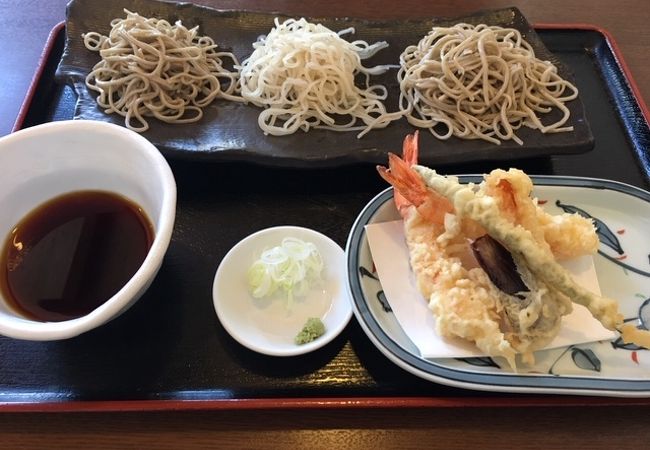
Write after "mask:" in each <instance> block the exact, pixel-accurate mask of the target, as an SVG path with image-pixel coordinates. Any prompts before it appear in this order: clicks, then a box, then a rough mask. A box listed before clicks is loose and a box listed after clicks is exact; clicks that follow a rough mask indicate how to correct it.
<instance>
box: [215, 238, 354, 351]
mask: <svg viewBox="0 0 650 450" xmlns="http://www.w3.org/2000/svg"><path fill="white" fill-rule="evenodd" d="M285 237H295V238H298V239H302V240H304V241H307V242H311V243H313V244H314V245H315V246H316V247H317V248H318V250H319V252H320V254H321V256H322V258H323V262H324V269H323V283H322V284H321V285H319V286H314V287H313V288H312V289H311V290H310V291H309V292H308V293H307V294H306V295H304V296H300V297H295V298H294V300H293V303H292V305H291V306H290V307H289V306H287V300H286V297H284V296H282V295H273V296H272V297H269V298H261V299H256V298H254V297H253V296H252V295H251V293H250V290H249V287H248V281H247V273H248V269H249V268H250V266H251V264H252V263H253V262H254V261H255V260H256V259H257V258H258V257H259V255H260V254H261V253H262V252H263V251H264V250H266V249H268V248H272V247H275V246H277V245H280V243H281V242H282V239H284V238H285ZM345 280H346V265H345V253H344V251H343V249H342V248H341V247H340V246H339V245H338V244H337V243H336V242H334V241H333V240H332V239H330V238H328V237H327V236H325V235H323V234H321V233H319V232H317V231H314V230H310V229H308V228H302V227H295V226H280V227H274V228H267V229H264V230H261V231H258V232H256V233H253V234H252V235H250V236H248V237H246V238H245V239H243V240H242V241H241V242H239V243H238V244H237V245H235V246H234V247H233V248H232V249H231V250H230V251H229V252H228V253H227V254H226V256H225V257H224V258H223V260H222V261H221V263H220V264H219V268H218V269H217V273H216V275H215V278H214V284H213V287H212V297H213V300H214V309H215V311H216V313H217V317H218V318H219V320H220V321H221V324H222V325H223V327H224V328H225V329H226V331H227V332H228V333H229V334H230V335H231V336H232V337H233V338H234V339H235V340H236V341H237V342H239V343H240V344H242V345H243V346H245V347H247V348H249V349H251V350H254V351H256V352H258V353H263V354H265V355H272V356H294V355H300V354H304V353H308V352H311V351H313V350H316V349H318V348H321V347H322V346H324V345H325V344H327V343H328V342H330V341H331V340H332V339H334V338H335V337H336V336H338V334H339V333H340V332H341V331H342V330H343V328H345V326H346V325H347V323H348V322H349V320H350V317H351V316H352V307H351V304H350V299H349V296H348V292H347V289H346V284H345V283H346V282H345ZM310 317H318V318H320V319H321V320H322V321H323V324H324V325H325V334H324V335H322V336H320V337H319V338H317V339H315V340H314V341H312V342H309V343H307V344H303V345H297V344H295V343H294V337H295V336H296V335H297V334H298V333H299V332H300V330H302V328H303V326H304V324H305V322H307V319H308V318H310Z"/></svg>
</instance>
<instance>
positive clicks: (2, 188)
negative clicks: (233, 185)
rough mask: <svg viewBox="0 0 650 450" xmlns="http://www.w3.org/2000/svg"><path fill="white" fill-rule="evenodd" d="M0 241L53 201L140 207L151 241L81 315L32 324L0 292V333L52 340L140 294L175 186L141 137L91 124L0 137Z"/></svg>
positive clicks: (106, 316)
mask: <svg viewBox="0 0 650 450" xmlns="http://www.w3.org/2000/svg"><path fill="white" fill-rule="evenodd" d="M0 168H1V169H0V170H2V175H1V176H0V211H2V214H0V240H2V242H3V243H4V241H5V239H6V237H7V236H8V234H9V232H10V231H11V229H12V227H13V226H14V225H16V223H18V222H19V221H20V220H21V219H22V218H23V217H24V216H25V215H26V214H27V213H29V212H30V211H32V210H33V209H34V208H36V207H37V206H38V205H40V204H42V203H43V202H45V201H47V200H49V199H51V198H53V197H56V196H58V195H61V194H64V193H67V192H71V191H77V190H89V189H93V190H105V191H111V192H115V193H117V194H120V195H122V196H125V197H127V198H129V199H131V200H132V201H134V202H135V203H137V204H138V205H140V206H141V207H142V209H143V210H144V211H145V213H146V214H147V216H148V217H149V219H150V220H151V223H152V225H153V226H154V232H155V236H154V241H153V243H152V246H151V248H150V250H149V253H148V254H147V256H146V258H145V260H144V262H143V263H142V265H141V267H140V268H139V269H138V270H137V272H136V273H135V274H134V275H133V277H132V278H131V279H130V280H129V281H128V282H127V283H126V284H125V285H124V286H123V287H122V288H121V289H120V290H119V291H118V292H117V293H116V294H115V295H114V296H113V297H111V298H110V299H109V300H108V301H106V302H105V303H103V304H102V305H101V306H99V307H97V308H96V309H95V310H93V311H92V312H90V313H88V314H87V315H85V316H82V317H79V318H76V319H72V320H66V321H63V322H38V321H34V320H30V319H27V318H25V317H23V316H21V315H20V314H19V313H17V312H15V311H14V310H13V309H12V308H11V307H10V306H9V304H8V303H7V301H6V299H5V298H2V295H1V293H0V334H3V335H5V336H10V337H14V338H18V339H29V340H56V339H65V338H69V337H73V336H76V335H79V334H81V333H83V332H85V331H88V330H91V329H93V328H96V327H98V326H100V325H102V324H104V323H106V322H107V321H109V320H111V319H112V318H114V317H116V316H117V315H119V314H121V313H122V312H124V311H125V310H126V309H127V308H129V307H130V306H131V305H132V304H133V303H135V301H136V300H137V299H138V298H139V297H140V296H141V295H142V294H143V293H144V292H145V290H146V289H147V288H148V287H149V285H150V284H151V282H152V281H153V279H154V277H155V276H156V273H157V272H158V269H159V268H160V266H161V264H162V260H163V256H164V254H165V252H166V251H167V247H168V246H169V241H170V239H171V234H172V229H173V226H174V219H175V214H176V183H175V181H174V176H173V174H172V172H171V169H170V168H169V165H168V164H167V161H166V160H165V158H164V157H163V156H162V155H161V154H160V152H159V151H158V149H157V148H156V147H154V146H153V145H152V144H151V143H150V142H149V141H147V140H146V139H145V138H144V137H142V136H140V135H138V134H137V133H135V132H133V131H130V130H128V129H126V128H123V127H120V126H117V125H111V124H108V123H103V122H94V121H76V120H75V121H64V122H52V123H47V124H44V125H39V126H35V127H32V128H27V129H25V130H22V131H18V132H16V133H13V134H10V135H8V136H5V137H2V138H0Z"/></svg>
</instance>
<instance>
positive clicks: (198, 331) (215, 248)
mask: <svg viewBox="0 0 650 450" xmlns="http://www.w3.org/2000/svg"><path fill="white" fill-rule="evenodd" d="M538 33H539V35H540V37H541V38H542V40H543V41H544V42H545V44H546V45H547V46H548V47H549V49H550V50H551V51H553V52H554V53H555V54H556V55H557V56H558V57H559V58H560V59H561V60H562V61H563V62H564V63H565V64H566V65H567V66H569V67H570V68H571V70H572V71H573V72H574V73H575V77H576V82H577V84H578V87H579V88H580V90H581V92H582V93H583V101H584V103H585V108H586V113H587V117H588V120H589V122H590V123H591V124H592V126H593V131H594V137H595V147H594V149H593V151H591V152H588V153H585V154H581V155H564V156H551V157H544V158H536V159H527V160H525V161H514V160H511V161H503V162H500V163H485V164H464V165H447V166H438V168H439V169H440V170H441V171H442V172H444V173H477V172H479V173H480V172H485V171H489V170H491V169H493V168H496V167H519V168H522V169H524V170H526V171H527V172H529V173H531V174H549V175H553V174H557V175H576V176H591V177H599V178H608V179H614V180H618V181H622V182H626V183H629V184H632V185H636V186H639V187H642V188H646V189H647V187H648V179H649V178H648V174H649V173H648V167H649V166H648V163H647V158H648V155H647V153H646V149H647V148H648V142H650V141H649V136H650V132H649V130H648V124H647V122H646V121H645V119H644V117H643V114H642V112H641V109H642V108H641V107H640V106H639V103H638V102H637V100H636V99H635V97H634V95H633V94H632V91H631V90H630V87H629V85H628V80H627V79H626V77H625V74H624V72H623V71H622V69H621V66H620V65H619V63H618V60H617V58H616V55H615V54H614V53H613V52H612V48H611V47H610V45H609V43H608V41H607V39H606V38H605V36H604V35H603V34H602V33H600V32H598V31H596V30H589V29H540V30H538ZM63 43H64V33H63V32H62V31H59V32H58V33H57V34H56V35H55V36H54V41H53V48H52V51H51V52H50V55H49V57H48V58H47V60H46V64H45V67H44V70H43V72H42V75H41V77H40V79H39V81H38V83H37V84H36V85H35V86H34V93H33V94H34V95H33V98H32V101H31V103H29V104H27V105H26V108H25V115H24V117H22V118H21V119H20V120H21V123H20V124H21V126H22V127H28V126H31V125H35V124H38V123H43V122H47V121H53V120H63V119H71V118H72V117H73V115H74V108H75V101H76V97H75V95H74V91H73V90H72V89H71V88H70V87H68V86H65V85H61V84H57V83H56V82H55V79H54V71H55V69H56V66H57V64H58V62H59V60H60V57H61V54H62V50H63ZM169 161H170V164H171V166H172V169H173V171H174V174H175V176H176V179H177V183H178V213H177V222H176V228H175V231H174V235H173V238H172V243H171V245H170V247H169V251H168V253H167V255H166V257H165V260H164V263H163V266H162V269H161V271H160V273H159V275H158V277H157V278H156V280H155V282H154V283H153V285H152V286H151V288H150V290H149V291H148V292H147V293H146V294H145V295H144V296H143V297H142V299H141V300H140V301H139V302H138V303H137V304H136V305H135V306H134V307H133V308H132V309H130V310H129V311H128V312H127V313H125V314H124V315H122V316H121V317H119V318H117V319H116V320H114V321H113V322H111V323H109V324H107V325H105V326H102V327H100V328H98V329H96V330H93V331H91V332H88V333H86V334H84V335H81V336H79V337H77V338H73V339H69V340H66V341H58V342H27V341H19V340H14V339H9V338H4V337H0V355H1V357H2V364H0V404H2V403H4V407H5V409H7V408H9V409H10V408H11V407H12V406H11V405H16V404H20V403H21V402H26V403H27V404H32V405H38V404H47V403H50V402H54V403H59V404H62V405H64V409H75V408H81V407H79V406H77V407H75V404H77V405H79V404H80V402H82V403H85V402H93V401H99V402H108V403H109V404H112V405H126V404H131V403H133V402H136V403H137V402H142V401H145V402H144V404H145V406H141V407H142V408H145V409H146V408H151V409H153V408H155V405H156V404H161V403H162V404H165V405H169V404H168V403H165V401H172V402H174V401H176V400H196V401H198V403H199V404H204V405H207V404H212V405H214V402H217V403H218V402H219V401H225V400H232V399H236V400H242V399H244V400H246V399H248V400H253V401H255V400H261V401H262V403H261V404H263V405H265V406H269V405H272V404H274V403H273V402H274V401H277V402H278V403H277V404H285V403H282V399H291V400H295V401H296V402H297V404H300V402H302V401H307V400H308V399H313V398H321V399H322V398H326V399H327V398H329V399H346V398H355V399H375V400H378V403H377V404H393V403H390V402H391V400H393V399H399V398H402V399H404V398H406V399H407V400H406V404H415V403H417V402H418V401H420V402H422V401H423V399H428V400H431V399H434V400H435V399H437V400H440V401H442V402H443V403H444V404H446V405H468V404H470V403H472V402H474V401H478V400H480V401H481V402H483V404H485V402H487V404H492V403H494V404H497V403H501V404H503V402H504V399H508V400H507V402H511V403H512V404H521V403H518V402H522V401H523V402H529V401H530V400H529V399H530V398H531V397H530V396H518V395H503V394H492V393H477V392H471V391H463V390H460V389H454V388H450V387H445V386H441V385H437V384H435V383H430V382H426V381H423V380H421V379H419V378H417V377H415V376H412V375H410V374H408V373H406V372H405V371H403V370H401V369H400V368H398V367H397V366H395V365H394V364H392V363H391V362H390V361H389V360H388V359H386V358H385V357H384V356H383V355H382V354H381V353H380V352H379V351H378V350H377V349H376V348H375V346H374V345H373V344H372V343H371V342H370V341H369V340H368V338H367V337H366V335H365V334H364V333H363V331H362V330H361V329H360V327H359V325H358V324H357V322H356V320H355V319H354V318H353V319H352V321H351V322H350V324H349V325H348V327H347V328H346V329H345V330H344V331H343V333H342V334H341V335H340V336H339V337H338V338H337V339H335V340H334V341H333V342H332V343H330V344H329V345H327V346H325V347H324V348H322V349H320V350H318V351H316V352H314V353H311V354H308V355H304V356H299V357H292V358H274V357H267V356H262V355H259V354H256V353H254V352H252V351H249V350H247V349H245V348H243V347H242V346H241V345H239V344H237V343H236V342H235V341H234V340H233V339H232V338H230V336H229V335H228V334H227V333H226V332H225V330H224V329H223V327H222V326H221V324H220V323H219V321H218V320H217V317H216V315H215V313H214V310H213V307H212V298H211V287H212V280H213V277H214V274H215V271H216V268H217V266H218V264H219V262H220V261H221V259H222V258H223V256H224V255H225V254H226V252H227V251H228V250H229V249H230V248H231V247H232V246H233V245H235V244H236V243H237V242H238V241H239V240H241V239H242V238H244V237H245V236H247V235H248V234H250V233H252V232H254V231H257V230H259V229H262V228H266V227H270V226H275V225H286V224H291V225H299V226H304V227H310V228H314V229H316V230H318V231H320V232H322V233H324V234H326V235H328V236H330V237H332V238H333V239H334V240H335V241H337V242H338V243H339V244H341V245H342V246H343V245H345V241H346V239H347V235H348V232H349V230H350V227H351V225H352V222H353V221H354V219H355V218H356V216H357V214H358V213H359V211H360V210H361V209H362V207H363V206H364V205H365V204H366V203H367V202H368V201H369V200H370V199H371V198H372V197H373V196H374V195H376V194H377V193H378V192H379V191H380V190H381V189H383V188H385V184H384V183H383V182H382V181H381V180H380V179H379V177H378V176H377V175H376V172H375V169H374V167H373V166H372V165H369V164H356V165H350V166H345V167H340V168H337V169H314V170H304V169H301V170H298V169H291V168H264V167H261V166H259V165H254V164H247V163H217V162H213V163H206V162H200V163H199V162H197V161H188V160H183V159H180V160H179V159H174V158H169ZM551 398H553V397H551ZM477 399H478V400H477ZM522 399H523V400H522ZM147 401H149V402H147ZM563 401H564V402H566V401H567V400H566V399H563ZM612 401H615V400H612ZM210 402H212V403H210ZM409 402H410V403H409ZM173 404H174V405H176V404H175V403H173ZM256 404H260V403H256ZM361 404H365V405H367V404H368V403H363V402H362V403H361ZM401 404H404V403H401ZM294 405H295V403H294ZM102 407H103V408H106V407H107V406H106V403H103V406H102ZM170 407H177V405H176V406H170ZM158 409H159V408H158Z"/></svg>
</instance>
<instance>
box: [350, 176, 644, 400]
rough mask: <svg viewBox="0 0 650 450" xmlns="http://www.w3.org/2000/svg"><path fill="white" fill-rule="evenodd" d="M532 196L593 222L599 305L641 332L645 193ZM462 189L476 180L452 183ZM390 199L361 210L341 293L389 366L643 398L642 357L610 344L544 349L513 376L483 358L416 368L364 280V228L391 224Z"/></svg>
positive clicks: (464, 380) (588, 188)
mask: <svg viewBox="0 0 650 450" xmlns="http://www.w3.org/2000/svg"><path fill="white" fill-rule="evenodd" d="M532 178H533V181H534V183H535V190H534V192H533V194H534V195H535V196H536V197H537V198H538V199H539V200H540V204H542V203H543V204H544V207H545V208H546V209H547V210H548V211H550V212H552V213H554V214H560V213H562V212H577V213H579V214H583V215H589V216H591V217H593V219H594V221H595V223H596V225H597V233H598V236H599V238H600V249H599V251H598V255H597V256H596V257H595V258H594V263H595V266H596V272H597V274H598V280H599V283H600V288H601V291H602V293H603V295H604V296H607V297H610V298H616V299H618V300H619V301H620V309H621V311H622V312H623V314H624V316H625V320H626V321H632V322H634V323H635V324H637V326H638V327H639V328H648V327H650V300H649V299H648V298H649V297H650V261H649V256H648V255H649V253H650V237H649V236H648V233H647V231H648V230H649V229H650V193H648V192H646V191H643V190H641V189H638V188H635V187H633V186H629V185H626V184H622V183H618V182H613V181H606V180H598V179H588V178H573V177H552V176H537V177H532ZM460 180H461V182H478V181H480V180H481V177H478V176H461V177H460ZM398 218H399V215H398V214H397V211H396V209H395V207H394V204H393V191H392V188H389V189H387V190H385V191H383V192H381V193H380V194H379V195H378V196H376V197H375V198H374V199H373V200H372V201H370V203H369V204H368V205H367V206H366V207H365V208H364V209H363V211H362V212H361V214H360V215H359V217H358V218H357V220H356V222H355V223H354V225H353V227H352V230H351V232H350V236H349V238H348V243H347V248H346V254H347V264H348V286H349V289H350V295H351V298H352V306H353V310H354V313H355V315H356V317H357V319H358V320H359V322H360V324H361V326H362V328H363V329H364V331H365V332H366V334H367V335H368V337H369V338H370V340H371V341H372V342H373V343H374V344H375V345H376V346H377V348H378V349H379V350H380V351H381V352H382V353H384V355H386V356H387V357H388V358H389V359H390V360H391V361H393V362H394V363H396V364H397V365H399V366H400V367H402V368H404V369H405V370H407V371H408V372H411V373H413V374H415V375H417V376H420V377H422V378H424V379H427V380H430V381H434V382H437V383H441V384H447V385H451V386H456V387H462V388H469V389H477V390H484V391H501V392H522V393H524V392H526V393H531V392H536V393H556V394H578V395H609V396H627V397H647V396H650V351H648V350H645V349H642V348H639V347H636V346H634V345H625V344H623V343H622V342H621V341H620V340H619V339H614V340H612V341H606V342H605V341H600V342H594V343H589V344H582V345H575V346H569V347H563V348H559V349H552V350H544V351H539V352H536V353H535V358H536V363H535V365H534V366H529V367H521V368H520V372H519V373H512V372H510V371H509V370H507V369H503V370H502V369H501V368H500V367H499V365H498V364H497V363H496V361H495V360H493V359H492V358H489V357H481V358H464V359H425V358H422V357H421V356H420V354H419V351H418V349H417V348H416V347H415V345H413V343H412V342H411V341H410V340H409V339H408V338H407V337H406V334H405V333H404V331H403V330H402V328H401V327H400V325H399V324H398V322H397V320H396V319H395V317H394V315H393V314H392V312H391V309H390V305H389V304H388V303H387V302H386V299H385V297H384V296H383V291H382V287H381V284H380V283H379V281H378V279H377V276H376V274H375V273H374V271H373V267H374V266H373V261H372V257H371V254H370V249H369V246H368V242H367V239H366V235H365V231H364V226H365V225H366V224H369V223H375V222H384V221H389V220H395V219H398Z"/></svg>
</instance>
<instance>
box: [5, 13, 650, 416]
mask: <svg viewBox="0 0 650 450" xmlns="http://www.w3.org/2000/svg"><path fill="white" fill-rule="evenodd" d="M531 25H532V27H533V28H534V29H539V30H558V31H562V30H564V31H570V30H579V31H593V32H597V33H599V34H600V35H602V36H603V38H604V39H605V42H606V44H607V45H608V47H609V49H610V50H611V52H612V54H613V55H614V57H615V59H616V62H617V64H618V66H619V68H620V69H621V71H622V73H623V76H624V78H625V81H626V83H627V84H628V86H629V87H630V90H631V92H632V94H633V96H634V99H635V100H636V102H637V104H638V106H639V109H640V111H641V114H642V116H643V117H644V119H645V122H646V124H647V125H648V127H650V109H649V108H648V106H647V104H646V103H645V101H644V99H643V97H642V96H641V92H640V90H639V87H638V85H637V83H636V81H635V79H634V77H633V75H632V73H631V71H630V69H629V66H628V65H627V63H626V62H625V59H624V57H623V54H622V52H621V51H620V48H619V46H618V44H617V43H616V40H615V39H614V37H613V36H612V34H611V33H610V32H609V31H607V30H606V29H604V28H602V27H599V26H597V25H593V24H589V23H532V24H531ZM64 30H65V22H64V21H62V22H60V23H58V24H57V25H55V26H54V27H53V28H52V30H51V31H50V33H49V35H48V37H47V40H46V42H45V45H44V48H43V51H42V53H41V55H40V57H39V61H38V65H37V68H36V70H35V72H34V75H33V77H32V80H31V83H30V85H29V88H28V90H27V92H26V95H25V98H24V100H23V102H22V104H21V107H20V109H19V111H18V114H17V117H16V120H15V122H14V125H13V127H12V130H11V132H12V133H13V132H15V131H18V130H20V129H22V127H23V125H24V122H25V119H26V117H27V114H28V112H29V110H30V109H31V107H32V103H33V101H34V100H35V97H36V92H37V87H38V83H39V81H40V80H41V78H42V76H43V73H44V71H45V67H46V65H47V63H48V62H49V58H50V56H51V54H52V52H53V50H54V43H55V41H56V39H57V37H58V35H59V33H61V32H62V31H64ZM468 392H471V391H468ZM475 394H476V393H475ZM34 397H36V398H37V397H39V395H38V394H34ZM627 405H630V406H647V405H650V398H638V397H600V396H593V397H590V396H572V395H549V394H503V393H497V394H495V395H494V396H492V395H488V396H476V395H471V394H470V395H467V396H464V395H463V396H443V397H429V396H397V397H377V396H368V397H354V396H350V397H300V398H293V397H268V398H251V399H198V400H194V399H193V400H187V399H145V400H102V401H93V400H66V399H61V400H47V401H38V400H37V399H36V400H27V401H22V400H18V401H2V400H0V413H17V412H39V413H47V412H50V413H51V412H136V411H141V412H145V411H196V410H205V411H207V410H276V409H286V410H289V409H301V410H302V409H307V410H310V409H363V408H457V407H472V408H474V407H476V408H480V407H496V408H505V407H557V406H568V407H576V406H597V407H598V406H627Z"/></svg>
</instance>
